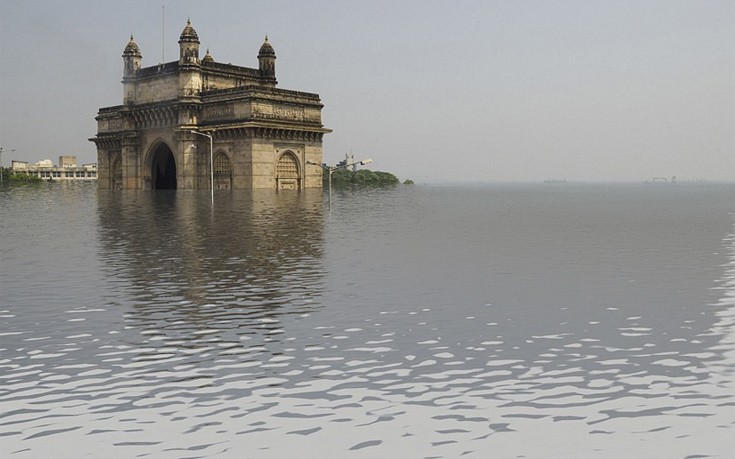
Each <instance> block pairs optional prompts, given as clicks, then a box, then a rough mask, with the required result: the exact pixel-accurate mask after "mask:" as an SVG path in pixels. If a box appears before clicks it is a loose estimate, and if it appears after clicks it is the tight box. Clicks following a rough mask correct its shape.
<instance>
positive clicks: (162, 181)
mask: <svg viewBox="0 0 735 459" xmlns="http://www.w3.org/2000/svg"><path fill="white" fill-rule="evenodd" d="M151 178H152V179H153V187H152V188H153V189H154V190H175V189H176V161H175V160H174V154H173V153H172V152H171V149H170V148H169V147H168V146H167V145H166V144H161V145H159V146H158V148H156V152H155V153H153V162H152V170H151Z"/></svg>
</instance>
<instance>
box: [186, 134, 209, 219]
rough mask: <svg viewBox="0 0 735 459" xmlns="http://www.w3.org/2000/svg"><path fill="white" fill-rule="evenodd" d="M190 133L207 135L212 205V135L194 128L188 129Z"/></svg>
mask: <svg viewBox="0 0 735 459" xmlns="http://www.w3.org/2000/svg"><path fill="white" fill-rule="evenodd" d="M189 132H191V133H192V134H196V135H200V136H202V137H208V138H209V181H210V188H211V194H212V205H214V160H213V158H212V155H213V152H212V135H211V134H205V133H204V132H199V131H195V130H190V131H189Z"/></svg>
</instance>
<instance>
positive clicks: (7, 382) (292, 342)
mask: <svg viewBox="0 0 735 459" xmlns="http://www.w3.org/2000/svg"><path fill="white" fill-rule="evenodd" d="M209 199H210V198H209V195H208V194H207V193H206V192H205V193H198V192H186V191H170V192H164V191H159V192H117V193H115V192H112V193H111V192H105V191H98V190H97V189H96V187H95V185H94V184H59V183H56V184H54V183H44V184H38V185H32V186H22V187H6V188H3V189H2V190H0V212H1V215H0V238H1V243H0V255H1V257H0V327H1V328H0V456H2V457H8V458H39V457H56V458H67V457H68V458H78V457H115V458H117V457H120V458H128V457H131V458H132V457H155V458H199V457H201V458H205V457H207V458H208V457H237V458H243V457H247V458H284V457H319V458H373V457H381V458H393V457H396V458H398V457H400V458H407V457H410V458H413V457H416V458H418V457H422V458H423V457H425V458H440V457H445V458H456V457H478V458H487V457H501V458H505V457H525V458H531V457H538V458H542V457H543V458H548V457H564V458H569V457H580V458H588V457H610V458H619V457H667V458H670V457H680V458H695V457H732V456H731V454H732V451H733V446H734V445H735V444H734V443H733V440H732V439H733V434H735V381H734V377H735V185H728V184H648V185H646V184H640V185H637V184H628V185H623V184H613V185H594V184H570V183H567V184H528V185H483V186H428V185H421V186H397V187H393V188H378V189H345V190H335V192H334V196H333V210H332V211H331V212H329V211H328V207H327V202H326V194H325V193H324V192H323V191H322V190H311V191H306V192H300V193H299V192H271V191H253V192H218V193H216V194H215V203H214V205H213V206H212V205H211V203H210V201H209Z"/></svg>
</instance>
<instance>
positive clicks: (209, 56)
mask: <svg viewBox="0 0 735 459" xmlns="http://www.w3.org/2000/svg"><path fill="white" fill-rule="evenodd" d="M202 62H214V58H213V57H212V55H211V54H209V49H207V54H206V55H205V56H204V57H203V58H202Z"/></svg>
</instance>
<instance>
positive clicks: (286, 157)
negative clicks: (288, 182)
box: [276, 152, 299, 179]
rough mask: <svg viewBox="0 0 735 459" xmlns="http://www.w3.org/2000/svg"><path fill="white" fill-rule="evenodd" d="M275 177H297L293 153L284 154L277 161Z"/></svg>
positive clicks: (297, 169) (297, 172)
mask: <svg viewBox="0 0 735 459" xmlns="http://www.w3.org/2000/svg"><path fill="white" fill-rule="evenodd" d="M276 175H277V176H278V178H281V179H287V178H288V179H295V178H298V177H299V165H298V163H297V162H296V158H295V157H294V155H293V153H290V152H288V153H285V154H283V155H281V157H280V158H279V159H278V164H277V165H276Z"/></svg>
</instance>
